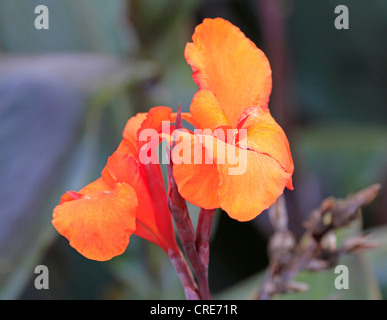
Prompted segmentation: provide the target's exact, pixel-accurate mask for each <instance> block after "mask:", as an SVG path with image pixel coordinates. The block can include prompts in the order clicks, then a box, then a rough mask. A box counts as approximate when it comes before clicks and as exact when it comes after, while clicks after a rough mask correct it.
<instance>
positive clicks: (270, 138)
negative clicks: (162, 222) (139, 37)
mask: <svg viewBox="0 0 387 320" xmlns="http://www.w3.org/2000/svg"><path fill="white" fill-rule="evenodd" d="M192 39H193V42H192V43H188V44H187V46H186V48H185V58H186V60H187V62H188V64H189V65H190V66H191V67H192V70H193V79H194V81H195V83H196V84H197V85H198V86H199V91H198V92H197V93H196V94H195V95H194V97H193V100H192V103H191V106H190V113H191V122H192V124H194V125H195V126H196V128H197V129H202V130H204V131H203V132H201V133H196V134H193V135H192V134H186V135H189V136H190V138H189V139H188V138H186V139H183V141H181V142H180V144H181V145H180V147H178V148H175V149H174V150H173V152H172V159H173V161H174V166H173V175H174V178H175V180H176V184H177V186H178V190H179V192H180V194H181V195H182V196H183V197H184V198H185V199H187V200H188V201H189V202H191V203H193V204H195V205H197V206H199V207H202V208H205V209H214V208H219V207H220V208H222V209H224V210H225V211H226V212H227V213H228V215H229V216H230V217H232V218H234V219H237V220H239V221H248V220H251V219H253V218H255V217H256V216H257V215H259V214H260V213H261V212H262V211H263V210H265V209H267V208H268V207H269V206H270V205H272V204H273V203H274V202H275V200H276V199H277V198H278V197H279V196H280V195H281V194H282V193H283V190H284V188H285V187H288V188H289V189H293V186H292V174H293V170H294V165H293V160H292V156H291V153H290V148H289V143H288V140H287V137H286V135H285V133H284V132H283V130H282V129H281V127H280V126H279V125H278V124H277V123H276V122H275V120H274V119H273V118H272V116H271V115H270V112H269V108H268V102H269V97H270V93H271V88H272V78H271V68H270V64H269V61H268V60H267V58H266V56H265V55H264V53H263V52H262V51H261V50H259V49H258V48H257V47H256V46H255V44H254V43H253V42H252V41H250V40H249V39H248V38H246V37H245V35H244V34H243V33H242V32H241V31H240V30H239V29H238V28H237V27H235V26H234V25H232V24H231V23H230V22H228V21H226V20H223V19H221V18H217V19H205V20H204V21H203V23H202V24H200V25H198V26H197V27H196V29H195V32H194V35H193V37H192ZM206 129H207V130H208V129H209V130H211V131H212V132H211V131H210V133H206V132H205V130H206ZM241 129H244V130H241ZM242 131H244V132H245V133H246V134H245V135H242V134H241V132H242ZM222 132H228V133H229V132H231V135H226V134H224V135H222V134H220V135H219V133H222ZM205 139H207V141H209V143H207V144H204V143H203V140H205ZM177 146H179V145H177ZM184 147H187V148H189V147H190V148H192V149H193V150H194V152H192V154H191V161H185V162H184V161H183V162H182V163H175V160H176V159H178V158H179V152H180V151H181V150H182V149H184ZM198 149H199V150H198ZM198 154H201V155H205V156H206V157H207V158H210V159H212V160H213V162H211V163H202V164H200V163H198V162H195V161H194V160H195V157H196V155H198ZM232 155H234V157H233V156H232ZM221 159H222V160H225V161H223V162H222V161H220V160H221ZM235 159H244V160H245V161H246V170H244V171H242V172H238V170H236V171H235V172H234V173H231V172H232V169H238V168H237V167H238V165H240V163H239V164H238V163H235V161H234V160H235Z"/></svg>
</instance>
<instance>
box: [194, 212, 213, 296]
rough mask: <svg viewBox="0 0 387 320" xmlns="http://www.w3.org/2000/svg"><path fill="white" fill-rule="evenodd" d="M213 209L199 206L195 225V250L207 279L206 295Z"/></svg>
mask: <svg viewBox="0 0 387 320" xmlns="http://www.w3.org/2000/svg"><path fill="white" fill-rule="evenodd" d="M214 213H215V209H204V208H201V210H200V213H199V220H198V224H197V227H196V243H195V244H196V251H197V252H198V255H199V258H200V261H201V263H202V265H203V268H204V275H205V278H206V281H207V286H206V287H207V289H208V292H206V295H208V296H210V292H209V285H208V263H209V257H210V245H209V240H210V235H211V228H212V221H213V220H214Z"/></svg>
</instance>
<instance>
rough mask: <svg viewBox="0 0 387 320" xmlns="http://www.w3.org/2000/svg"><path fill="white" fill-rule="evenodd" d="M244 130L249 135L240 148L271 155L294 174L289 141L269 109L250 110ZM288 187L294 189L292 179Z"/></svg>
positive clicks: (288, 171)
mask: <svg viewBox="0 0 387 320" xmlns="http://www.w3.org/2000/svg"><path fill="white" fill-rule="evenodd" d="M242 128H244V129H246V130H247V135H246V137H245V138H246V139H245V140H240V141H239V145H240V146H242V147H243V146H244V147H247V148H249V149H251V150H254V151H256V152H259V153H263V154H267V155H269V156H270V157H272V158H273V159H274V160H276V161H278V162H279V164H280V165H281V166H282V167H283V169H284V170H285V171H286V172H287V173H289V174H290V175H292V174H293V170H294V164H293V159H292V155H291V153H290V147H289V142H288V139H287V137H286V135H285V133H284V131H283V130H282V128H281V127H280V126H279V125H278V124H277V122H276V121H275V120H274V119H273V117H272V116H271V115H270V112H269V110H268V109H262V108H250V110H249V114H248V116H247V119H246V118H245V119H244V123H243V125H242ZM288 187H291V188H290V189H292V185H291V179H290V183H289V185H288Z"/></svg>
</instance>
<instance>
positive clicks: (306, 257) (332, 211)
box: [257, 184, 381, 300]
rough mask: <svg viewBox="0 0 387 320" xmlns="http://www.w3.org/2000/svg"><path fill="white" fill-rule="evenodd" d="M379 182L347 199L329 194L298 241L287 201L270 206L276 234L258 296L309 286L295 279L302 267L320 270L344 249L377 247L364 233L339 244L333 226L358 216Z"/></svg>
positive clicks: (337, 257) (270, 241)
mask: <svg viewBox="0 0 387 320" xmlns="http://www.w3.org/2000/svg"><path fill="white" fill-rule="evenodd" d="M380 187H381V186H380V185H379V184H375V185H371V186H369V187H368V188H365V189H363V190H361V191H359V192H358V193H356V194H354V195H350V196H348V197H347V198H345V199H339V200H337V199H334V198H333V197H329V198H327V199H325V200H323V201H322V203H321V205H320V207H319V208H318V209H316V210H314V211H312V212H311V214H310V216H309V217H308V219H307V221H306V222H305V224H304V227H305V229H306V231H305V233H304V234H303V236H302V237H301V238H300V240H299V241H296V239H295V237H294V235H293V234H292V233H291V232H290V231H289V230H288V215H287V212H286V206H285V201H284V198H283V197H280V198H279V199H278V200H277V202H276V203H275V204H274V205H273V206H272V207H271V208H270V209H269V217H270V221H271V223H272V225H273V227H274V234H273V235H272V237H271V238H270V240H269V258H270V264H269V267H268V270H267V273H266V275H265V279H264V282H263V285H262V287H261V291H260V292H259V294H258V296H257V299H261V300H263V299H270V298H271V297H272V296H273V295H275V294H283V293H287V292H298V291H306V290H308V286H307V285H306V284H303V283H296V282H294V281H293V279H294V277H295V276H296V275H297V274H298V273H299V272H300V271H301V270H313V271H320V270H324V269H328V268H331V267H333V266H335V265H336V264H337V262H338V260H339V258H340V256H341V255H342V254H344V253H348V252H358V251H361V250H365V249H370V248H374V247H376V246H377V244H376V243H372V242H369V241H367V240H366V239H365V235H360V236H357V237H354V238H350V239H347V240H345V241H344V243H343V244H342V246H341V247H340V248H337V245H336V238H335V235H334V232H333V231H334V230H336V229H339V228H342V227H345V226H347V225H348V224H349V223H350V222H351V221H354V220H356V219H359V217H360V215H359V209H360V208H361V207H363V206H365V205H367V204H369V203H370V202H371V201H373V200H374V199H375V197H376V196H377V194H378V191H379V189H380Z"/></svg>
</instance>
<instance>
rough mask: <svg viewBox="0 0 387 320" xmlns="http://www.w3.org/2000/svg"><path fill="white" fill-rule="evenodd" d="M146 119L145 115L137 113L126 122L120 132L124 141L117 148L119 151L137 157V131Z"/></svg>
mask: <svg viewBox="0 0 387 320" xmlns="http://www.w3.org/2000/svg"><path fill="white" fill-rule="evenodd" d="M146 117H147V113H138V114H136V115H135V116H134V117H131V118H130V119H129V120H128V121H127V122H126V125H125V128H124V130H123V132H122V136H123V138H124V140H123V142H121V144H120V146H119V148H120V151H122V150H124V149H125V151H126V152H127V153H128V154H129V155H131V156H134V157H137V154H138V151H137V131H138V129H140V127H141V124H142V122H143V121H144V120H145V119H146Z"/></svg>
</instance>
